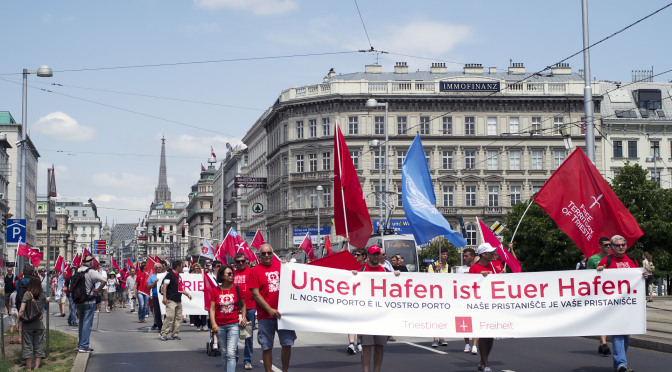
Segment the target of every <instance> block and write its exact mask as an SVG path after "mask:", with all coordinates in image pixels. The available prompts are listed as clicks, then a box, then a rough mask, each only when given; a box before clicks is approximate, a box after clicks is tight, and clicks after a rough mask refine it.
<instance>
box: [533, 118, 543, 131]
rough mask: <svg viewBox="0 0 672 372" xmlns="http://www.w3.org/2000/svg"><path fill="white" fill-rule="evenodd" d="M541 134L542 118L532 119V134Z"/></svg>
mask: <svg viewBox="0 0 672 372" xmlns="http://www.w3.org/2000/svg"><path fill="white" fill-rule="evenodd" d="M540 133H541V116H533V117H532V134H533V135H538V134H540Z"/></svg>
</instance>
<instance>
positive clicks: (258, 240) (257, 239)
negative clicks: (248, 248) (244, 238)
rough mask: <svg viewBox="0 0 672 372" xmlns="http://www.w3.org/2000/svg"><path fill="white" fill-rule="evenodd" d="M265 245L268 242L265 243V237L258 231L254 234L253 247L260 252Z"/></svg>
mask: <svg viewBox="0 0 672 372" xmlns="http://www.w3.org/2000/svg"><path fill="white" fill-rule="evenodd" d="M265 243H266V242H265V241H264V237H263V235H261V231H259V230H257V233H256V234H254V239H252V247H253V248H256V249H257V250H258V249H259V248H261V245H262V244H265Z"/></svg>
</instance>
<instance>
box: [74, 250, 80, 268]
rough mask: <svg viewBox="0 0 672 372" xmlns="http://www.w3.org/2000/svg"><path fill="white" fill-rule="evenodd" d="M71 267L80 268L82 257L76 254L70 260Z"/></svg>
mask: <svg viewBox="0 0 672 372" xmlns="http://www.w3.org/2000/svg"><path fill="white" fill-rule="evenodd" d="M72 266H74V267H80V266H82V256H80V255H79V253H77V254H76V255H75V258H74V259H73V260H72Z"/></svg>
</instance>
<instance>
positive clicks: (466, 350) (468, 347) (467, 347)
mask: <svg viewBox="0 0 672 372" xmlns="http://www.w3.org/2000/svg"><path fill="white" fill-rule="evenodd" d="M464 352H465V353H470V352H471V346H469V344H465V345H464Z"/></svg>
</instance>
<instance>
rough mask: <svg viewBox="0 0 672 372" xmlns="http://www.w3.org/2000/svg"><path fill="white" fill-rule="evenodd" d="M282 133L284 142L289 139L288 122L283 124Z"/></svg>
mask: <svg viewBox="0 0 672 372" xmlns="http://www.w3.org/2000/svg"><path fill="white" fill-rule="evenodd" d="M282 133H283V135H284V138H283V142H287V140H289V138H288V136H287V124H285V125H283V126H282Z"/></svg>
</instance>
